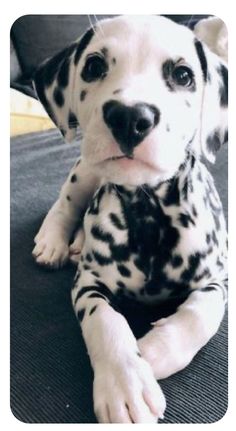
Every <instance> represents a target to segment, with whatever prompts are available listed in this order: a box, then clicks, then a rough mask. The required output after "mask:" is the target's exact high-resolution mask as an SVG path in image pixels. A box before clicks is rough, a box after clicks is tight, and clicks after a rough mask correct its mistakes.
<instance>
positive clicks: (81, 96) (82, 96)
mask: <svg viewBox="0 0 236 431" xmlns="http://www.w3.org/2000/svg"><path fill="white" fill-rule="evenodd" d="M86 96H87V90H82V91H81V93H80V101H81V102H83V101H84V100H85V97H86Z"/></svg>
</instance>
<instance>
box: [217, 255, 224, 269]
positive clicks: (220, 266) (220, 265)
mask: <svg viewBox="0 0 236 431" xmlns="http://www.w3.org/2000/svg"><path fill="white" fill-rule="evenodd" d="M216 265H217V266H218V268H220V269H223V268H224V264H223V262H221V260H220V258H219V257H218V258H217V261H216Z"/></svg>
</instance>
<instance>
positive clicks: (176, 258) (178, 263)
mask: <svg viewBox="0 0 236 431" xmlns="http://www.w3.org/2000/svg"><path fill="white" fill-rule="evenodd" d="M182 264H183V258H182V257H181V256H180V255H177V254H176V255H175V256H173V257H172V259H171V265H172V266H173V268H178V267H179V266H181V265H182Z"/></svg>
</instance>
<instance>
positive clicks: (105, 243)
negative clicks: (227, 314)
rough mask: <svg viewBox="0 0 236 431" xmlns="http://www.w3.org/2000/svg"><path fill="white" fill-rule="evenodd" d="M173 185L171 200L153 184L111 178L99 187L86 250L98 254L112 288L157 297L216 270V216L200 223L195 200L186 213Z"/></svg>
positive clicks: (95, 260)
mask: <svg viewBox="0 0 236 431" xmlns="http://www.w3.org/2000/svg"><path fill="white" fill-rule="evenodd" d="M172 187H173V189H172V190H171V193H172V194H173V196H171V197H170V196H169V199H172V200H173V202H167V201H165V199H164V201H165V203H166V204H167V205H164V204H163V202H164V201H162V200H160V199H159V198H158V196H157V194H156V193H155V191H154V190H153V189H150V188H143V189H136V190H135V191H133V190H132V189H131V190H129V189H127V188H124V187H118V186H114V185H110V184H108V185H105V186H103V187H101V188H100V189H99V191H98V192H97V194H96V196H95V198H94V199H93V202H92V204H91V206H90V208H89V210H88V212H87V214H86V216H85V233H86V242H85V250H84V251H83V256H84V258H85V257H86V255H89V256H92V261H91V262H90V263H89V266H90V267H91V270H93V271H95V273H96V274H98V275H99V277H101V279H102V280H103V282H105V283H106V284H107V285H108V286H109V288H110V289H111V290H112V291H114V292H116V293H119V294H122V295H123V294H125V295H129V296H135V297H136V298H137V299H140V300H142V301H147V302H149V301H151V302H153V300H160V299H166V298H171V297H174V296H178V297H179V296H185V295H187V294H188V293H189V289H190V288H194V287H199V286H200V284H199V283H201V282H202V281H203V282H204V278H205V276H209V274H210V275H211V268H209V265H210V266H211V265H212V264H211V262H210V261H209V257H208V255H207V250H208V249H209V245H207V244H206V232H207V228H209V224H210V225H211V221H212V228H214V224H213V219H210V221H209V220H208V224H207V226H203V227H202V228H199V226H198V224H197V219H198V216H197V213H196V209H195V211H193V208H192V204H191V203H189V202H188V203H185V218H184V216H183V212H182V211H183V208H181V206H180V205H178V204H177V202H176V205H175V204H173V203H174V200H175V198H176V196H174V195H175V194H176V195H177V194H178V190H175V185H174V184H173V186H172ZM169 203H171V204H173V205H169ZM186 214H187V215H186ZM214 250H215V251H214V252H213V250H212V248H211V253H212V256H213V255H214V260H216V254H215V252H216V248H215V249H214ZM209 255H210V253H209ZM212 259H213V257H212ZM90 260H91V259H90ZM209 262H210V263H209ZM212 262H213V260H212Z"/></svg>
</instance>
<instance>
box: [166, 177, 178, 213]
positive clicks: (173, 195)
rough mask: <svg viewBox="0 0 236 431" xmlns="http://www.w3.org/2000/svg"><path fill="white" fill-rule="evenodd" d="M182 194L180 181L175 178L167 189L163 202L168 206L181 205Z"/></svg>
mask: <svg viewBox="0 0 236 431" xmlns="http://www.w3.org/2000/svg"><path fill="white" fill-rule="evenodd" d="M179 202H180V194H179V182H178V179H177V178H174V179H173V180H172V181H171V182H170V184H169V186H168V189H167V192H166V195H165V197H164V198H163V203H164V205H166V206H170V205H179Z"/></svg>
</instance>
